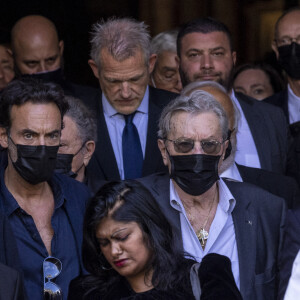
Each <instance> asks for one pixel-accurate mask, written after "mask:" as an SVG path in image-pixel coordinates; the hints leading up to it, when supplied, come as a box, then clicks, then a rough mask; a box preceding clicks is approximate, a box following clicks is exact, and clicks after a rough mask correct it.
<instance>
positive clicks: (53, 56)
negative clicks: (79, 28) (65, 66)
mask: <svg viewBox="0 0 300 300" xmlns="http://www.w3.org/2000/svg"><path fill="white" fill-rule="evenodd" d="M57 57H58V54H55V55H52V56H49V57H47V58H46V59H45V60H50V59H56V58H57Z"/></svg>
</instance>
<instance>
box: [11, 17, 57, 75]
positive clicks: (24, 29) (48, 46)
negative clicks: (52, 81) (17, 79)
mask: <svg viewBox="0 0 300 300" xmlns="http://www.w3.org/2000/svg"><path fill="white" fill-rule="evenodd" d="M11 39H12V40H11V42H12V52H13V55H14V58H15V64H16V68H17V70H18V71H19V72H20V73H21V74H34V73H40V72H47V71H54V70H56V69H58V68H59V67H61V63H62V55H63V41H59V39H58V35H57V31H56V28H55V25H54V24H53V23H52V22H51V21H50V20H49V19H47V18H45V17H42V16H38V15H31V16H26V17H24V18H22V19H20V20H19V21H18V22H17V23H16V24H15V25H14V27H13V29H12V32H11Z"/></svg>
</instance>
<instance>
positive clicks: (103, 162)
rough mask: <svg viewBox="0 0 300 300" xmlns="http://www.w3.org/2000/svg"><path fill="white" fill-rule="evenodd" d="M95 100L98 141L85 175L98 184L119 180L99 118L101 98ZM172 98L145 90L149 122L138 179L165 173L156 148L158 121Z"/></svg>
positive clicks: (100, 117)
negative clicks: (93, 177)
mask: <svg viewBox="0 0 300 300" xmlns="http://www.w3.org/2000/svg"><path fill="white" fill-rule="evenodd" d="M98 96H99V99H97V110H96V112H97V117H98V141H97V144H96V150H95V153H94V155H93V157H92V159H91V161H90V163H89V164H88V167H87V169H88V173H89V174H93V175H94V176H96V178H97V179H98V180H99V179H101V180H120V174H119V169H118V166H117V162H116V158H115V155H114V151H113V147H112V144H111V141H110V137H109V133H108V129H107V125H106V122H105V117H104V114H103V108H102V102H101V94H99V95H98ZM176 96H178V95H177V94H174V93H171V92H168V91H164V90H159V89H155V88H153V87H151V86H150V87H149V118H148V129H147V142H146V153H145V159H144V164H143V171H142V176H146V175H149V174H152V173H155V172H160V171H166V167H165V166H164V164H163V162H162V158H161V154H160V151H159V149H158V146H157V130H158V119H159V117H160V113H161V111H162V109H163V108H164V107H165V106H166V105H167V104H168V103H169V102H170V101H171V100H173V99H175V98H176ZM95 101H96V99H95ZM95 101H94V102H95ZM90 107H95V105H94V104H92V103H91V104H90ZM90 178H92V176H91V175H89V180H90Z"/></svg>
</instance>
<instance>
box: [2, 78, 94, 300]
mask: <svg viewBox="0 0 300 300" xmlns="http://www.w3.org/2000/svg"><path fill="white" fill-rule="evenodd" d="M63 99H64V95H63V92H62V90H61V89H60V88H59V87H58V86H57V85H55V84H53V83H44V82H41V81H37V80H33V79H29V78H27V79H22V80H15V81H13V82H11V83H10V84H9V85H8V86H7V87H6V89H5V90H4V91H3V93H2V95H1V101H0V129H1V135H0V144H1V146H2V147H3V148H6V149H7V154H8V155H7V165H6V166H2V168H1V171H0V211H1V212H2V213H4V214H5V215H6V216H7V218H8V220H9V223H10V225H11V227H12V229H13V234H14V237H15V239H16V243H17V248H18V252H19V256H20V262H21V269H22V271H23V273H24V275H25V278H24V279H25V291H26V295H27V297H28V299H40V298H41V296H42V295H43V288H42V287H43V284H44V294H50V295H51V293H54V292H55V291H58V292H59V293H62V294H63V299H66V297H67V294H68V286H69V282H70V280H71V279H73V278H74V277H76V276H77V275H79V273H80V272H81V270H82V265H81V258H80V253H81V240H82V222H83V213H84V208H85V202H86V200H87V199H88V197H89V192H88V190H87V189H86V187H85V186H83V185H81V184H80V183H78V182H76V181H74V180H73V179H70V178H68V177H66V176H62V175H60V174H54V169H55V165H56V155H57V151H58V148H59V144H60V135H61V129H62V127H63V125H62V124H63V123H62V119H63V116H64V114H65V112H66V110H67V109H68V105H67V104H66V102H65V101H64V100H63ZM54 266H56V267H57V268H58V269H59V271H61V274H60V275H59V272H58V273H57V272H56V275H55V274H54V273H52V275H53V278H54V277H55V276H57V278H56V281H55V282H56V283H55V284H54V283H52V282H48V280H49V279H48V278H49V277H48V276H50V275H49V274H48V271H49V269H48V268H50V270H51V268H53V267H54ZM54 275H55V276H54ZM46 277H47V278H46ZM48 296H49V295H48ZM46 297H47V296H46Z"/></svg>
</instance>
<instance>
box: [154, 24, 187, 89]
mask: <svg viewBox="0 0 300 300" xmlns="http://www.w3.org/2000/svg"><path fill="white" fill-rule="evenodd" d="M177 34H178V30H170V31H164V32H161V33H159V34H158V35H156V36H155V37H154V38H153V39H152V41H151V54H155V57H154V58H155V65H154V69H153V71H152V73H151V75H150V81H149V84H150V85H152V86H153V87H156V88H158V89H163V90H167V91H170V92H173V93H180V91H181V89H182V84H181V79H180V75H179V60H178V56H177V49H176V39H177Z"/></svg>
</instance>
